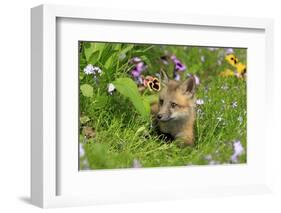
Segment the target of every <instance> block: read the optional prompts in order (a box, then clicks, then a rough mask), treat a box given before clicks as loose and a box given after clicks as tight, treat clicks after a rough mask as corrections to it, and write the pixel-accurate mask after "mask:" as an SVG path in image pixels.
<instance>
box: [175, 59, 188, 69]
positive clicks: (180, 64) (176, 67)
mask: <svg viewBox="0 0 281 213" xmlns="http://www.w3.org/2000/svg"><path fill="white" fill-rule="evenodd" d="M174 63H175V70H176V71H181V72H182V71H184V70H185V69H186V66H185V65H184V64H182V63H181V62H180V60H178V59H176V60H174Z"/></svg>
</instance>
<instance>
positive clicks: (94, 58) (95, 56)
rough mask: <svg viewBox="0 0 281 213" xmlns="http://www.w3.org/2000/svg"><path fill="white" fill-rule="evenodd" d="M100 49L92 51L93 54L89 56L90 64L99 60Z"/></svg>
mask: <svg viewBox="0 0 281 213" xmlns="http://www.w3.org/2000/svg"><path fill="white" fill-rule="evenodd" d="M99 55H100V51H95V52H93V53H92V55H91V56H90V57H89V60H88V64H96V63H97V61H98V60H99Z"/></svg>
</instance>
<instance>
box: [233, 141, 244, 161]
mask: <svg viewBox="0 0 281 213" xmlns="http://www.w3.org/2000/svg"><path fill="white" fill-rule="evenodd" d="M233 148H234V153H233V155H231V158H230V160H231V162H232V163H237V162H238V157H239V156H240V155H242V154H243V153H244V148H243V146H242V144H241V142H240V141H235V142H234V143H233Z"/></svg>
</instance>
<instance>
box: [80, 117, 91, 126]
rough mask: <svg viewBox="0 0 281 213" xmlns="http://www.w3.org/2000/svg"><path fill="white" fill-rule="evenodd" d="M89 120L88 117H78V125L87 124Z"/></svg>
mask: <svg viewBox="0 0 281 213" xmlns="http://www.w3.org/2000/svg"><path fill="white" fill-rule="evenodd" d="M89 120H90V118H89V117H88V116H86V115H84V116H82V117H80V123H81V124H85V123H87V122H88V121H89Z"/></svg>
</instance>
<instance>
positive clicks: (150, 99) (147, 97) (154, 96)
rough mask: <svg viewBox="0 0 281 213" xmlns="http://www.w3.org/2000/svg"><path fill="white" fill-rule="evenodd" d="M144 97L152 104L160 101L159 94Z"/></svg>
mask: <svg viewBox="0 0 281 213" xmlns="http://www.w3.org/2000/svg"><path fill="white" fill-rule="evenodd" d="M143 98H144V99H145V100H146V101H147V102H148V103H150V104H152V103H156V102H157V101H158V95H146V96H143Z"/></svg>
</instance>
